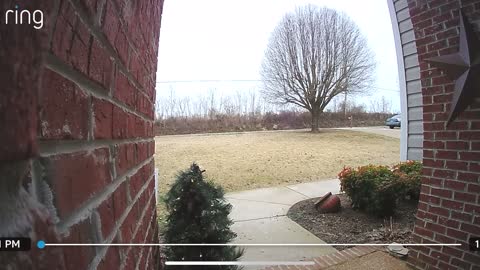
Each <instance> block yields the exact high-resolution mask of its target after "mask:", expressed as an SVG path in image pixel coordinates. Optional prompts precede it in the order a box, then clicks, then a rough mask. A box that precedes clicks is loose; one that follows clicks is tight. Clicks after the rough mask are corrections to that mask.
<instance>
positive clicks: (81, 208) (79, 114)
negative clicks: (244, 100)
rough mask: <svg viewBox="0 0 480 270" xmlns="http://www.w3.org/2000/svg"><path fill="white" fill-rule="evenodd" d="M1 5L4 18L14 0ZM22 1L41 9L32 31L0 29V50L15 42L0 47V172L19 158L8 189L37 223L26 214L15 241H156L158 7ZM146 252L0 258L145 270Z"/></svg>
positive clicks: (88, 250) (145, 0)
mask: <svg viewBox="0 0 480 270" xmlns="http://www.w3.org/2000/svg"><path fill="white" fill-rule="evenodd" d="M7 2H8V3H5V4H3V3H2V5H1V7H2V8H4V10H6V9H11V8H13V7H14V5H15V4H16V3H14V1H7ZM31 2H32V3H35V7H32V8H35V9H40V10H42V11H43V12H44V13H45V22H46V24H45V26H44V28H43V29H41V30H34V29H33V28H32V27H31V26H29V28H28V27H27V26H22V27H16V26H13V25H12V27H11V28H8V29H6V28H5V29H6V30H4V29H3V28H2V30H1V32H0V33H1V34H2V38H1V39H0V42H2V46H3V41H7V40H8V42H11V39H15V40H16V41H18V42H21V43H20V44H21V45H22V47H20V48H15V47H12V48H10V51H7V52H4V51H0V58H1V61H2V65H1V67H0V68H1V69H2V73H1V74H2V83H3V81H4V80H5V79H7V78H4V74H10V75H8V77H11V81H10V82H11V84H8V85H7V88H6V91H1V93H0V95H1V96H0V97H1V99H0V105H2V106H0V112H1V114H0V120H2V123H4V122H3V120H5V119H7V120H8V121H7V122H6V123H7V124H8V125H7V127H8V129H6V130H5V129H3V127H2V131H1V134H0V139H2V143H3V144H2V146H0V150H1V151H0V162H1V164H0V167H2V166H3V167H7V166H8V168H12V167H11V166H9V164H11V162H14V161H15V162H17V163H19V162H21V163H19V164H21V165H22V167H18V168H20V169H18V170H16V171H15V173H11V175H12V177H13V178H14V179H12V180H9V181H12V182H17V183H21V184H22V185H18V184H17V185H11V186H12V187H13V190H14V191H15V192H17V193H20V194H23V195H24V196H25V197H26V198H25V199H24V200H25V201H28V202H30V203H31V204H32V209H33V210H31V211H33V212H35V211H36V212H38V213H41V214H42V215H43V216H42V215H40V214H38V213H34V214H29V215H27V216H28V218H27V219H26V220H25V221H26V222H27V223H26V224H25V226H24V227H25V228H22V230H21V231H18V232H16V233H18V234H21V235H25V234H28V235H29V236H31V237H32V238H33V239H34V240H38V239H44V240H46V241H47V242H48V241H55V242H57V241H58V242H64V243H144V242H148V243H152V242H158V235H157V233H158V227H157V220H156V205H155V203H156V202H155V194H154V190H155V189H154V184H155V181H154V160H153V154H154V150H155V143H154V140H153V136H154V135H153V120H154V104H155V75H156V66H157V55H158V41H159V33H160V21H161V14H162V8H163V0H139V1H134V0H69V1H67V0H52V1H46V2H51V3H49V4H48V6H47V4H44V3H43V2H44V1H31ZM40 3H41V4H40ZM21 8H24V7H23V6H22V7H21ZM27 8H28V7H27ZM2 27H4V25H2ZM20 31H26V32H28V33H27V35H25V34H23V32H20ZM4 32H5V37H8V39H4ZM41 40H42V41H43V43H42V42H40V41H41ZM40 44H44V46H43V47H42V46H40ZM2 48H4V47H2ZM4 54H5V55H6V56H7V57H6V58H4ZM4 61H5V63H4ZM19 61H20V62H19ZM19 63H20V65H21V67H22V68H21V69H20V70H21V71H22V72H20V73H19V74H18V75H16V74H14V73H12V72H16V71H17V70H18V69H16V67H15V65H18V64H19ZM4 68H6V69H7V71H8V72H9V73H3V69H4ZM4 89H5V88H4ZM4 95H6V96H4ZM12 101H13V103H12ZM5 104H7V105H6V106H5ZM3 167H2V168H3ZM15 168H17V167H15ZM2 171H3V170H2ZM2 181H3V180H2ZM0 187H1V186H0ZM0 193H1V191H0ZM10 193H11V192H10V191H9V192H8V194H10ZM18 201H20V199H18V198H15V200H14V201H12V205H15V202H18ZM4 211H5V209H3V208H0V216H2V217H3V214H5V212H4ZM2 222H6V223H7V225H10V226H11V227H13V228H15V227H18V226H17V224H8V221H2ZM12 222H13V221H12ZM2 225H3V223H2ZM2 234H3V232H2ZM6 234H8V232H5V234H3V235H6ZM34 245H35V243H34ZM158 256H159V250H158V248H154V247H145V248H142V247H131V248H127V247H125V248H111V247H110V248H109V247H99V248H93V247H69V248H62V249H60V248H51V247H47V248H46V249H45V250H44V251H39V250H37V249H36V248H35V247H34V250H33V251H32V252H31V253H30V254H29V255H28V253H26V254H23V255H21V256H19V257H18V258H15V259H13V257H11V258H8V257H1V258H0V260H1V261H2V262H3V261H6V263H9V264H10V265H12V266H16V267H20V268H22V267H26V268H24V269H112V267H113V268H115V269H154V268H156V267H157V263H158Z"/></svg>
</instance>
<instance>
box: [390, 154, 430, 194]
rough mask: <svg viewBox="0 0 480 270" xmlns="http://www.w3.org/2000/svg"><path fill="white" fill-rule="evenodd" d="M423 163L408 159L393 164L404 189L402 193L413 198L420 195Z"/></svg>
mask: <svg viewBox="0 0 480 270" xmlns="http://www.w3.org/2000/svg"><path fill="white" fill-rule="evenodd" d="M422 168H423V166H422V163H420V162H418V161H407V162H402V163H399V164H397V165H395V166H393V172H394V173H395V174H397V175H398V177H399V180H400V185H401V189H402V195H403V196H404V197H406V196H408V197H410V199H412V200H418V198H419V197H420V187H421V184H422Z"/></svg>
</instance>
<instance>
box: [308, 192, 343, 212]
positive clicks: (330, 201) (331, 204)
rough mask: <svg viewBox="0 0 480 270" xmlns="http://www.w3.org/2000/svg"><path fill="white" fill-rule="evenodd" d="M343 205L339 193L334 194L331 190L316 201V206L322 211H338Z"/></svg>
mask: <svg viewBox="0 0 480 270" xmlns="http://www.w3.org/2000/svg"><path fill="white" fill-rule="evenodd" d="M341 207H342V205H341V203H340V198H339V197H338V196H337V195H332V193H331V192H328V193H327V194H325V196H323V197H321V198H320V199H319V200H318V201H317V202H315V208H316V209H317V210H318V211H319V212H320V213H337V212H338V211H340V209H341Z"/></svg>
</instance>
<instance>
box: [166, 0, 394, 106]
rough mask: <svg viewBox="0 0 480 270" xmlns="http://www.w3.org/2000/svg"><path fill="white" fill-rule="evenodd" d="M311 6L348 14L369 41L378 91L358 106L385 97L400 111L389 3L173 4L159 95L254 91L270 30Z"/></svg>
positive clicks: (209, 0)
mask: <svg viewBox="0 0 480 270" xmlns="http://www.w3.org/2000/svg"><path fill="white" fill-rule="evenodd" d="M307 4H314V5H318V6H327V7H330V8H334V9H336V10H339V11H343V12H345V13H346V14H347V15H348V16H350V17H351V18H352V19H353V21H354V22H356V23H357V25H358V26H359V28H360V30H361V31H362V33H363V34H364V35H365V36H366V37H367V40H368V44H369V46H370V47H371V49H372V51H373V52H374V53H375V60H376V62H377V70H376V83H375V88H374V89H372V93H371V94H370V95H369V96H365V97H359V98H357V99H356V100H357V103H365V104H366V105H367V106H368V105H369V104H370V100H371V99H377V100H378V99H380V98H381V97H382V96H385V97H386V98H387V100H389V101H390V102H391V103H392V109H393V110H394V111H400V97H399V92H398V89H399V86H398V70H397V63H396V53H395V44H394V40H393V32H392V26H391V22H390V15H389V12H388V6H387V0H365V1H359V0H316V1H315V0H311V1H304V0H241V1H240V0H203V1H198V0H169V1H165V6H164V10H163V17H162V27H161V30H160V47H159V57H158V59H159V63H158V72H157V81H159V82H165V81H193V82H189V83H178V82H176V83H175V82H171V83H159V84H157V95H158V96H166V95H168V93H169V92H170V89H173V90H174V91H175V92H176V94H177V95H178V96H184V95H191V96H193V97H195V96H197V95H198V94H201V93H206V92H207V91H209V90H211V89H216V90H217V91H222V92H223V93H227V94H229V93H234V92H235V91H252V90H258V89H259V88H260V87H261V85H262V84H261V82H255V81H253V82H238V81H237V82H198V80H200V81H204V80H225V81H229V80H260V74H259V71H260V67H261V63H262V59H263V56H264V51H265V48H266V46H267V43H268V39H269V37H270V34H271V32H272V31H273V29H274V28H275V26H276V25H277V24H278V23H279V22H280V20H281V19H282V17H283V16H284V15H285V14H286V13H288V12H291V11H294V10H295V7H298V6H303V5H307Z"/></svg>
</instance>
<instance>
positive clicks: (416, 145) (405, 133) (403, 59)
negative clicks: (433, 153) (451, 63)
mask: <svg viewBox="0 0 480 270" xmlns="http://www.w3.org/2000/svg"><path fill="white" fill-rule="evenodd" d="M388 7H389V11H390V17H391V21H392V28H393V33H394V37H395V47H396V51H397V63H398V77H399V82H400V99H401V102H400V103H401V109H402V127H401V139H400V142H401V145H400V158H401V160H421V159H422V157H423V149H422V144H423V124H422V120H423V119H422V117H423V109H422V88H421V82H420V67H419V62H418V53H417V47H416V44H415V33H414V31H413V24H412V20H411V18H410V12H409V9H408V3H407V0H388Z"/></svg>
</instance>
